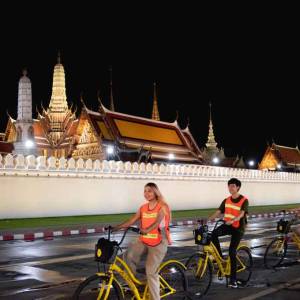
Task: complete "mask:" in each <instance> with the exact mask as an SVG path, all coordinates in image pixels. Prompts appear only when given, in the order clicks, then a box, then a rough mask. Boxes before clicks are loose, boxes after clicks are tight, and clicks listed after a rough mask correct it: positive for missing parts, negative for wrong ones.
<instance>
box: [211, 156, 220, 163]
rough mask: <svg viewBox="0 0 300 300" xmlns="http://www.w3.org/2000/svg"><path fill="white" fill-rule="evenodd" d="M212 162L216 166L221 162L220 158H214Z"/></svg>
mask: <svg viewBox="0 0 300 300" xmlns="http://www.w3.org/2000/svg"><path fill="white" fill-rule="evenodd" d="M212 161H213V163H214V164H218V163H219V161H220V160H219V158H218V157H214V158H213V160H212Z"/></svg>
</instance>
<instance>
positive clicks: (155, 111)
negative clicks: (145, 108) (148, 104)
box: [152, 82, 160, 121]
mask: <svg viewBox="0 0 300 300" xmlns="http://www.w3.org/2000/svg"><path fill="white" fill-rule="evenodd" d="M152 119H153V120H156V121H160V117H159V111H158V105H157V93H156V83H155V82H154V83H153V108H152Z"/></svg>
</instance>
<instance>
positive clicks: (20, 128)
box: [13, 69, 36, 155]
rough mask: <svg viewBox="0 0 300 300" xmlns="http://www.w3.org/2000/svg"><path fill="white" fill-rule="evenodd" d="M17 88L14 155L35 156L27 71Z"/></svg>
mask: <svg viewBox="0 0 300 300" xmlns="http://www.w3.org/2000/svg"><path fill="white" fill-rule="evenodd" d="M22 75H23V76H22V77H21V78H20V80H19V88H18V118H17V121H16V123H15V127H16V133H17V137H16V141H15V142H14V151H13V153H14V154H23V155H29V154H36V151H35V150H36V145H35V140H34V129H33V120H32V92H31V81H30V79H29V78H28V77H27V70H26V69H24V70H23V71H22Z"/></svg>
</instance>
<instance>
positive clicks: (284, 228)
mask: <svg viewBox="0 0 300 300" xmlns="http://www.w3.org/2000/svg"><path fill="white" fill-rule="evenodd" d="M290 228H291V225H290V222H289V221H285V220H283V219H280V220H279V221H278V222H277V231H278V232H279V233H288V232H289V231H290Z"/></svg>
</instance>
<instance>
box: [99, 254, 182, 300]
mask: <svg viewBox="0 0 300 300" xmlns="http://www.w3.org/2000/svg"><path fill="white" fill-rule="evenodd" d="M174 261H175V260H174ZM170 262H172V260H169V261H167V262H165V263H164V264H162V265H161V266H160V267H159V268H160V269H161V268H162V267H164V265H165V264H166V263H170ZM176 262H177V261H176ZM177 263H178V262H177ZM115 273H117V274H119V275H120V276H121V277H122V278H123V279H124V281H125V282H126V283H127V284H128V286H129V288H130V290H131V291H132V292H133V295H134V299H136V300H146V299H148V298H147V296H148V290H149V288H148V284H146V283H144V282H141V281H140V280H138V279H137V278H136V277H135V276H134V274H133V273H132V271H131V270H130V268H129V266H128V265H127V264H126V262H125V261H124V260H122V259H121V258H120V257H118V256H117V257H116V259H115V261H114V263H113V264H111V265H110V267H109V269H108V271H107V272H106V273H97V274H98V275H107V276H108V278H109V281H108V283H107V286H108V289H107V290H106V293H105V296H104V298H103V300H106V299H107V297H108V296H109V293H110V289H111V286H112V282H113V280H115V281H116V282H117V284H118V285H119V286H120V287H121V284H120V283H119V282H118V280H117V279H116V277H115ZM159 280H160V285H161V287H162V288H163V290H165V289H167V290H168V292H167V293H164V294H162V295H161V298H165V297H167V296H169V295H172V294H175V293H176V290H175V289H174V288H172V287H171V286H170V285H169V284H168V282H166V280H165V279H164V278H163V277H162V276H160V275H159ZM137 286H145V288H144V290H143V291H142V294H140V292H139V290H138V289H137ZM121 290H122V288H121ZM103 293H104V287H101V289H100V293H99V295H98V297H97V299H101V297H102V296H103Z"/></svg>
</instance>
